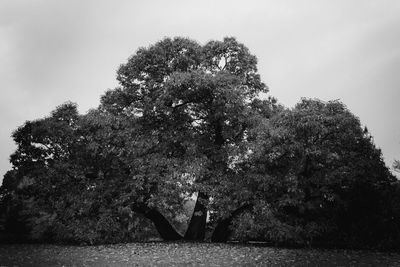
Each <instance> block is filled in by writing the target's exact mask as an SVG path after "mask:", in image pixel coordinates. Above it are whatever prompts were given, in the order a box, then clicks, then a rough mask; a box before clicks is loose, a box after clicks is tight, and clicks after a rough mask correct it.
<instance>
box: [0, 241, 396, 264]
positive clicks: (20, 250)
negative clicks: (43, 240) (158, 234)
mask: <svg viewBox="0 0 400 267" xmlns="http://www.w3.org/2000/svg"><path fill="white" fill-rule="evenodd" d="M0 266H400V253H384V252H371V251H355V250H320V249H284V248H271V247H258V246H250V245H235V244H208V243H163V242H154V243H131V244H119V245H102V246H58V245H31V244H30V245H0Z"/></svg>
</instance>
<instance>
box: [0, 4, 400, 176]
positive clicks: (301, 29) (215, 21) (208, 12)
mask: <svg viewBox="0 0 400 267" xmlns="http://www.w3.org/2000/svg"><path fill="white" fill-rule="evenodd" d="M173 36H183V37H189V38H192V39H194V40H197V41H199V42H200V43H202V44H204V43H205V42H207V41H209V40H213V39H214V40H222V39H223V37H225V36H234V37H236V38H237V39H238V41H240V42H242V43H244V44H245V45H246V46H247V47H249V49H250V51H251V52H252V53H253V54H255V55H256V56H257V57H258V60H259V71H260V73H261V77H262V79H263V81H264V82H265V83H266V84H267V85H268V86H269V88H270V94H271V95H273V96H275V97H277V98H278V100H279V101H280V102H281V103H283V104H284V105H285V106H288V107H291V106H293V105H294V104H295V103H296V102H298V101H299V100H300V98H301V97H316V98H320V99H322V100H333V99H340V100H342V101H343V102H344V103H345V104H346V105H347V106H348V107H349V109H350V110H351V111H352V112H353V113H354V114H355V115H357V116H358V117H359V118H360V119H361V122H362V123H363V124H364V125H366V126H367V127H368V129H369V130H370V132H371V134H372V135H373V136H374V140H375V143H376V145H377V146H378V147H380V148H381V149H382V151H383V155H384V158H385V160H386V162H387V164H388V165H389V166H391V164H392V162H393V160H394V159H396V158H397V159H400V112H399V111H400V108H399V107H398V105H397V104H398V103H399V101H400V1H398V0H375V1H369V0H335V1H331V0H276V1H266V0H259V1H256V0H246V1H234V0H226V1H225V0H213V1H211V0H202V1H198V0H196V1H191V0H178V1H174V0H169V1H166V0H160V1H157V0H147V1H128V0H126V1H122V0H119V1H117V0H114V1H111V0H110V1H99V0H97V1H77V0H65V1H54V0H53V1H52V0H47V1H44V0H19V1H15V0H14V1H13V0H0V90H1V91H0V93H1V94H0V122H1V127H0V181H1V179H2V176H3V174H4V173H5V172H6V171H7V170H8V169H10V167H11V166H10V164H9V163H8V158H9V156H10V154H11V153H12V152H13V151H14V150H15V145H14V143H13V141H12V139H11V137H10V135H11V133H12V131H13V130H14V129H16V128H17V127H18V126H19V125H22V124H23V123H24V121H26V120H32V119H37V118H41V117H43V116H46V115H48V114H49V112H50V111H51V110H53V109H54V108H55V107H56V106H57V105H59V104H61V103H63V102H65V101H67V100H71V101H73V102H76V103H78V105H79V107H80V108H79V109H80V112H81V113H84V112H86V111H87V110H88V109H90V108H95V107H97V105H98V104H99V97H100V95H101V94H103V92H104V91H105V90H106V89H108V88H114V87H115V86H116V85H117V84H116V80H115V76H116V70H117V68H118V66H119V64H121V63H124V62H125V61H126V59H127V58H128V57H129V56H130V55H132V54H133V53H135V51H136V50H137V48H138V47H140V46H148V45H150V44H153V43H155V42H156V41H158V40H160V39H162V38H163V37H173Z"/></svg>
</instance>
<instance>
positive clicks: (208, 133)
mask: <svg viewBox="0 0 400 267" xmlns="http://www.w3.org/2000/svg"><path fill="white" fill-rule="evenodd" d="M256 64H257V60H256V57H255V56H253V55H252V54H250V52H249V50H248V49H247V48H246V47H245V46H244V45H242V44H240V43H238V42H237V41H236V40H235V39H234V38H225V39H224V40H223V41H222V42H221V41H211V42H209V43H207V44H206V45H204V46H201V45H199V44H197V43H196V42H194V41H191V40H188V39H184V38H174V39H169V38H167V39H164V40H162V41H160V42H158V43H156V44H155V45H152V46H150V47H148V48H141V49H139V50H138V51H137V52H136V54H134V55H133V56H132V57H131V58H129V60H128V62H127V63H125V64H123V65H121V67H120V68H119V70H118V77H117V79H118V81H119V82H120V87H118V88H116V89H114V90H110V91H108V92H107V93H106V94H105V95H104V96H103V97H102V104H101V107H100V109H101V110H104V111H105V112H108V113H110V114H113V115H114V116H117V117H130V118H135V120H137V123H138V124H139V125H141V131H142V133H143V134H144V135H145V136H146V137H147V138H149V137H151V138H153V139H152V140H154V142H155V143H154V145H155V149H156V150H157V151H159V153H160V155H162V156H163V157H167V158H168V157H171V156H174V157H176V158H180V159H181V160H183V159H190V161H189V162H188V163H189V165H191V166H189V167H187V168H186V169H184V170H180V171H179V173H180V174H179V175H180V176H183V177H186V178H187V179H189V181H190V183H191V185H192V186H191V188H188V189H187V193H190V194H191V193H196V195H197V201H196V205H195V207H194V212H193V216H192V218H191V220H190V223H189V227H188V229H187V231H186V234H185V236H184V238H185V239H188V240H203V239H204V235H205V226H206V217H207V208H206V206H207V205H208V204H209V200H210V195H209V194H208V190H209V187H212V186H216V185H218V183H219V180H220V177H221V176H226V175H228V172H229V160H230V158H231V157H232V156H233V153H235V150H237V149H238V148H239V147H240V144H241V143H242V142H243V140H244V138H245V133H246V131H247V128H248V126H249V124H250V122H251V119H250V118H249V117H250V116H252V114H253V113H254V111H253V110H252V104H253V103H254V101H256V100H257V96H258V95H259V94H260V93H266V92H267V87H266V86H265V85H264V83H262V82H261V80H260V76H259V74H258V73H257V66H256ZM258 101H260V100H258ZM193 165H194V166H193ZM190 169H196V170H197V171H196V173H195V174H192V173H191V171H188V170H190Z"/></svg>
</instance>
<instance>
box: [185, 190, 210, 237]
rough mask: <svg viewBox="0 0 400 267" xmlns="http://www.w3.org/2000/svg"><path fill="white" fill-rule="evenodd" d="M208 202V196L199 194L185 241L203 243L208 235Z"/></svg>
mask: <svg viewBox="0 0 400 267" xmlns="http://www.w3.org/2000/svg"><path fill="white" fill-rule="evenodd" d="M206 201H208V198H207V196H206V195H205V194H204V193H202V192H199V193H198V196H197V200H196V205H195V206H194V210H193V214H192V218H191V219H190V223H189V226H188V229H187V231H186V234H185V236H184V239H185V240H192V241H203V240H204V237H205V234H206V220H207V208H206V207H205V206H204V204H203V203H204V202H206Z"/></svg>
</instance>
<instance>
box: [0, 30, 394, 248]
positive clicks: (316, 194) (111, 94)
mask: <svg viewBox="0 0 400 267" xmlns="http://www.w3.org/2000/svg"><path fill="white" fill-rule="evenodd" d="M117 80H118V82H119V86H118V87H117V88H115V89H112V90H108V91H106V92H105V94H104V95H103V96H101V99H100V105H99V107H98V108H96V109H93V110H91V111H89V112H88V113H86V114H78V111H77V107H76V105H75V104H73V103H70V102H67V103H65V104H63V105H61V106H58V107H57V108H56V109H55V110H54V111H52V112H51V113H50V116H48V117H46V118H43V119H38V120H35V121H27V122H26V123H24V124H23V125H22V126H21V127H19V128H18V129H17V130H15V132H14V133H13V135H12V137H13V139H14V141H15V142H16V144H17V150H16V152H15V153H13V154H12V155H11V157H10V160H11V163H12V164H13V169H12V170H10V171H9V172H8V173H7V174H6V175H5V177H4V181H3V185H2V187H1V199H0V203H1V210H2V214H3V217H4V218H5V221H6V228H7V229H11V230H12V231H14V232H18V233H23V234H25V235H26V236H29V238H31V239H38V240H48V241H70V242H78V243H104V242H122V241H130V240H138V239H141V238H145V237H148V236H154V235H157V233H158V234H159V236H160V237H162V238H163V239H165V240H178V239H186V240H204V239H211V240H212V241H219V242H221V241H227V240H228V239H229V238H239V239H242V240H247V239H261V240H267V241H271V242H276V243H296V244H305V243H310V242H314V241H315V240H317V241H321V242H326V241H327V240H329V239H332V237H337V238H336V239H334V241H337V242H347V243H349V242H353V243H354V244H356V243H357V242H358V243H363V244H366V243H368V242H369V243H371V242H373V240H376V238H379V237H377V236H376V234H375V235H374V234H370V235H368V234H366V233H368V232H369V231H373V232H374V233H378V234H380V235H385V237H384V238H386V236H388V235H390V234H391V233H393V231H397V230H394V229H399V224H398V223H396V222H395V219H394V218H398V217H396V216H398V215H399V214H400V213H399V212H398V210H396V205H395V204H393V201H392V200H393V199H394V198H393V197H392V196H393V195H394V194H395V193H394V192H395V191H396V190H397V189H396V190H395V188H398V186H397V180H396V179H395V178H394V177H393V175H392V174H391V173H390V172H389V170H388V168H387V167H386V166H385V164H384V162H383V160H382V156H381V152H380V150H379V149H377V148H376V147H375V145H374V144H373V142H372V137H371V136H370V134H369V133H368V131H367V130H366V129H364V128H362V127H361V124H360V121H359V120H358V118H357V117H355V116H354V115H353V114H352V113H351V112H350V111H349V110H348V109H347V108H346V106H345V105H344V104H343V103H341V102H339V101H330V102H323V101H320V100H316V99H302V100H301V101H300V102H299V103H298V104H297V105H296V106H295V107H294V108H293V109H287V108H285V107H283V106H282V105H280V104H279V103H278V102H277V100H276V99H274V98H273V97H270V96H269V97H266V93H268V88H267V86H266V85H265V84H264V83H263V82H262V81H261V78H260V75H259V73H258V70H257V59H256V57H255V56H254V55H252V54H251V53H250V51H249V50H248V48H246V47H245V46H244V45H243V44H241V43H239V42H238V41H237V40H236V39H235V38H225V39H224V40H223V41H210V42H208V43H206V44H205V45H200V44H198V43H197V42H195V41H193V40H190V39H187V38H178V37H177V38H173V39H171V38H165V39H163V40H161V41H159V42H157V43H156V44H154V45H151V46H149V47H146V48H140V49H138V50H137V51H136V53H135V54H134V55H132V56H131V57H130V58H129V59H128V60H127V62H126V63H124V64H122V65H121V66H120V67H119V69H118V71H117ZM396 186H397V187H396ZM192 202H193V205H190V203H192ZM190 206H193V207H192V208H188V207H190ZM396 212H397V213H396ZM382 221H383V222H382ZM389 226H390V230H387V229H388V227H389ZM377 229H378V230H379V231H376V230H377ZM385 229H386V230H385ZM156 232H157V233H156ZM339 232H343V234H342V235H341V236H340V237H338V235H337V234H338V233H339ZM396 238H398V236H397V237H396ZM381 239H382V238H381ZM369 243H368V244H369Z"/></svg>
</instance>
